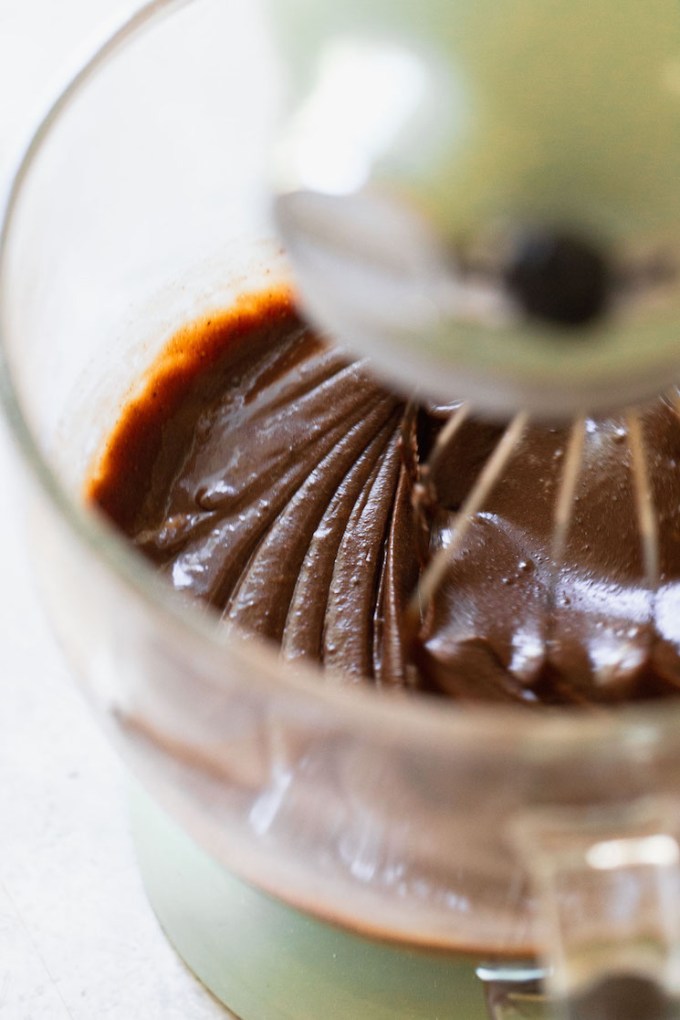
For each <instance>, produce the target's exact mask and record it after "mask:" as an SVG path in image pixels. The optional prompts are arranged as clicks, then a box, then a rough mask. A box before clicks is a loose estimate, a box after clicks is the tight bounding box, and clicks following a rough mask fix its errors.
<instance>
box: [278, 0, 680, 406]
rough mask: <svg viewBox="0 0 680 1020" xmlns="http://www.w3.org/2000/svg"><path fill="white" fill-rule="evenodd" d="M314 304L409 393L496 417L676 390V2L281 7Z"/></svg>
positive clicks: (296, 184)
mask: <svg viewBox="0 0 680 1020" xmlns="http://www.w3.org/2000/svg"><path fill="white" fill-rule="evenodd" d="M273 6H274V11H275V14H276V15H277V16H278V21H279V27H280V32H279V34H280V37H281V39H282V40H283V41H282V48H283V53H284V56H285V63H286V66H287V67H288V68H289V69H290V74H289V79H290V104H291V109H292V113H291V115H290V117H289V118H288V121H287V123H286V126H285V130H284V132H283V136H282V140H281V145H280V148H279V154H278V162H277V189H278V192H277V194H278V197H277V203H276V214H277V219H278V223H279V227H280V230H281V233H282V236H283V238H284V241H285V243H286V247H287V249H288V252H289V254H290V257H291V261H292V264H293V268H294V271H295V274H296V278H297V282H298V285H299V289H300V292H301V296H302V300H303V303H305V304H306V306H307V309H308V311H309V313H310V315H311V316H312V318H313V319H315V320H316V321H317V322H318V323H319V324H320V325H321V326H322V327H323V328H324V329H325V330H326V331H328V332H329V333H330V334H331V335H333V336H336V337H338V338H340V339H341V340H342V341H343V342H344V343H346V344H347V345H349V346H350V347H352V348H354V349H355V350H357V351H359V352H360V353H362V354H370V355H371V357H372V358H373V359H374V362H375V365H376V369H377V370H378V371H379V372H380V373H382V374H383V375H385V376H387V377H388V378H390V379H391V380H392V381H393V382H395V383H396V384H397V385H399V386H400V387H401V388H402V389H406V390H407V391H409V392H411V391H413V390H414V389H419V390H420V391H421V392H422V393H423V394H424V395H425V396H427V397H428V398H433V399H435V400H437V401H444V402H450V401H451V400H452V399H454V398H461V399H466V400H469V401H471V402H472V403H473V404H474V406H475V407H479V408H481V409H482V410H483V411H484V412H485V413H487V414H493V415H496V416H500V417H506V416H508V415H510V414H512V413H513V412H517V411H519V410H528V411H529V412H530V413H531V414H532V415H533V416H535V417H539V418H558V419H559V418H566V417H570V416H572V415H574V414H577V413H580V412H584V411H588V412H590V411H600V410H607V409H610V408H613V407H621V406H626V405H630V404H634V403H637V402H639V401H641V400H643V399H645V398H647V397H649V396H651V395H653V394H656V393H658V392H661V391H663V390H664V389H667V388H668V386H669V384H670V383H671V382H672V381H673V380H674V379H676V378H677V377H678V376H680V8H678V5H677V2H676V0H647V2H646V3H645V4H640V3H639V2H638V0H542V2H541V3H537V2H536V0H512V2H510V3H505V4H498V3H497V2H496V0H474V2H473V0H456V2H453V0H401V2H397V3H394V2H391V3H388V2H387V0H372V2H367V0H361V2H359V0H346V2H345V3H343V4H342V5H336V4H331V3H330V2H329V0H277V3H275V4H274V5H273Z"/></svg>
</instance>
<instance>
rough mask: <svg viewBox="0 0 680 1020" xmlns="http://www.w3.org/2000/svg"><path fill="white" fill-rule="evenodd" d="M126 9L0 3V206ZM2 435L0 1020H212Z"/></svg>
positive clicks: (72, 2)
mask: <svg viewBox="0 0 680 1020" xmlns="http://www.w3.org/2000/svg"><path fill="white" fill-rule="evenodd" d="M133 6H135V4H134V3H132V2H130V0H127V2H122V0H0V190H4V188H5V185H6V181H7V178H8V174H9V172H10V168H11V166H12V165H13V162H14V159H15V156H16V153H17V151H18V148H19V146H20V143H21V141H22V140H23V138H24V137H25V136H26V133H27V131H28V129H29V127H30V125H31V123H32V122H33V121H34V119H35V116H36V114H37V113H39V112H40V110H41V109H42V108H43V107H44V106H45V104H46V102H47V99H48V98H49V97H50V96H51V95H52V94H53V93H54V91H55V89H56V88H58V87H59V86H60V85H61V84H62V83H63V82H64V81H65V80H66V78H67V77H68V75H69V72H70V71H71V70H72V69H74V67H75V66H76V65H77V64H78V63H80V62H81V60H82V58H83V57H84V56H85V55H86V54H87V53H89V51H90V50H91V49H92V48H93V45H94V43H95V42H96V41H97V40H99V39H101V38H102V37H103V35H104V34H106V33H107V31H108V29H109V28H111V27H112V26H113V25H115V24H116V23H117V22H118V21H120V20H121V18H122V16H123V14H124V13H125V12H126V11H127V10H129V9H131V8H132V7H133ZM12 458H13V451H12V450H11V449H10V447H9V442H8V440H7V437H6V435H5V432H4V429H3V428H0V479H2V485H0V532H1V533H2V534H3V535H10V536H14V535H15V534H17V536H18V538H17V540H16V541H14V539H13V538H12V539H11V540H9V541H3V552H2V574H3V583H2V587H1V588H0V639H1V645H0V649H1V663H2V666H1V668H0V704H1V705H2V709H1V710H0V1018H2V1020H133V1018H136V1017H143V1018H144V1020H157V1018H158V1020H161V1018H162V1020H224V1018H225V1017H226V1016H227V1014H226V1012H225V1011H224V1010H223V1009H222V1008H221V1007H220V1006H219V1005H218V1004H217V1003H216V1002H215V1001H214V1000H213V999H212V998H211V996H210V995H208V993H207V992H206V991H205V990H204V989H203V988H202V987H201V986H200V985H199V984H198V983H197V982H196V981H195V980H194V979H193V977H192V976H191V975H190V974H189V973H188V971H187V970H186V969H185V968H184V966H183V965H182V964H181V962H180V961H179V960H178V958H177V957H176V956H175V954H174V953H173V951H172V950H171V949H170V947H169V946H168V944H167V943H166V941H165V939H164V937H163V935H162V933H161V931H160V929H159V927H158V924H157V922H156V920H155V918H154V916H153V914H152V913H151V910H150V908H149V907H148V904H147V902H146V899H145V896H144V892H143V889H142V887H141V883H140V880H139V878H138V875H137V869H136V866H135V860H134V853H133V848H132V845H131V841H130V836H129V827H128V819H127V812H126V805H125V777H124V774H123V771H122V769H121V768H120V767H119V765H118V762H117V760H116V758H115V757H114V754H113V752H112V751H111V750H110V748H109V747H108V746H107V744H106V742H105V740H104V738H103V737H102V735H101V734H100V732H99V731H98V729H97V728H96V726H95V724H94V722H93V721H92V719H91V718H90V716H89V714H88V712H87V711H86V709H85V705H84V703H83V702H82V701H81V699H80V697H79V695H78V694H77V692H76V690H75V688H74V684H73V682H72V681H71V679H70V677H69V673H68V668H67V665H66V664H65V662H64V660H63V658H62V656H61V654H60V652H59V650H58V649H57V648H56V646H55V643H54V641H53V640H52V637H51V635H50V632H49V627H48V624H47V622H46V620H45V618H44V616H43V614H42V611H41V609H40V606H39V604H38V602H37V599H36V596H35V592H34V588H33V584H32V578H31V575H30V570H29V567H28V563H27V551H26V536H25V534H24V533H23V531H22V528H21V524H20V514H19V513H18V511H17V506H16V502H15V501H16V499H17V491H16V490H17V486H18V483H15V482H14V478H15V474H16V473H15V470H14V467H15V465H14V464H13V459H12Z"/></svg>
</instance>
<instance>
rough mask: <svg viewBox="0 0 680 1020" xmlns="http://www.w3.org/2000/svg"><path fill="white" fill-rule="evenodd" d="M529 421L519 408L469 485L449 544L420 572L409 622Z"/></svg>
mask: <svg viewBox="0 0 680 1020" xmlns="http://www.w3.org/2000/svg"><path fill="white" fill-rule="evenodd" d="M464 406H465V405H464ZM460 410H461V409H459V411H458V412H456V413H459V412H460ZM454 417H455V415H454ZM528 421H529V414H528V412H527V411H520V412H519V413H518V414H516V415H515V417H514V418H513V419H512V421H511V422H510V423H509V425H508V426H507V428H506V429H505V432H504V433H503V435H502V436H501V438H500V440H499V441H498V443H497V444H496V446H495V448H494V450H493V453H492V454H491V456H490V457H489V458H488V460H487V461H486V463H485V465H484V467H483V468H482V471H481V473H480V475H479V478H478V479H477V481H476V482H475V484H474V485H473V486H472V488H471V490H470V492H469V493H468V495H467V497H466V499H465V500H464V501H463V503H462V505H461V508H460V510H459V511H458V515H457V517H456V522H455V527H454V532H453V535H452V537H451V541H450V542H449V543H448V545H445V546H443V547H442V548H441V549H439V550H438V551H437V553H436V554H435V555H434V556H433V557H432V559H431V561H430V563H429V564H428V566H427V567H426V568H425V570H424V571H423V573H422V575H421V578H420V581H419V582H418V587H417V588H416V591H415V592H414V594H413V596H412V598H411V601H410V603H409V606H408V609H407V618H408V619H409V620H410V621H416V620H419V619H420V616H421V613H422V610H423V608H424V607H425V606H427V604H428V603H429V601H430V600H431V599H432V597H433V596H434V595H435V593H436V591H437V589H438V588H439V585H440V584H441V583H442V581H443V580H444V577H445V576H446V571H447V569H448V567H449V564H450V563H451V561H452V560H453V558H454V556H455V555H456V553H457V552H458V550H459V549H460V547H461V545H462V543H463V540H464V539H465V536H466V534H467V532H468V530H469V528H470V525H471V524H472V522H473V521H474V518H475V515H476V514H478V513H479V511H480V510H481V509H482V507H483V505H484V503H485V501H486V500H487V498H488V496H489V494H490V493H491V491H492V490H493V488H494V486H495V485H496V483H497V482H498V480H499V478H500V477H501V475H502V474H503V471H504V470H505V467H506V465H507V463H508V461H509V460H510V458H511V457H512V455H513V453H514V452H515V450H516V449H517V446H518V445H519V442H520V439H521V438H522V435H523V433H524V430H525V429H526V426H527V423H528ZM458 427H460V425H458ZM458 427H456V428H455V429H454V428H453V426H451V429H450V430H449V438H448V441H447V442H450V441H451V439H452V432H453V434H455V432H456V431H457V430H458ZM447 428H448V426H447ZM441 452H442V448H441V447H440V450H439V452H438V453H437V456H438V457H440V456H441Z"/></svg>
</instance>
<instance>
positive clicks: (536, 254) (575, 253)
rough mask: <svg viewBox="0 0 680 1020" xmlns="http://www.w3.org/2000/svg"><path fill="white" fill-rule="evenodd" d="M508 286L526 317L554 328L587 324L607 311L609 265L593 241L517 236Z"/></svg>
mask: <svg viewBox="0 0 680 1020" xmlns="http://www.w3.org/2000/svg"><path fill="white" fill-rule="evenodd" d="M504 279H505V284H506V286H507V287H508V288H509V290H510V292H511V293H512V294H513V296H514V297H515V299H516V300H517V301H518V302H519V304H520V305H521V306H522V308H523V309H524V310H525V312H526V313H527V315H529V316H531V317H533V318H537V319H543V320H544V321H546V322H551V323H553V324H554V325H556V326H583V325H586V324H588V323H591V322H594V321H595V320H596V319H597V318H598V317H599V316H600V315H602V313H603V312H604V311H605V309H606V306H607V301H608V298H609V290H610V288H609V269H608V266H607V261H606V259H605V258H604V256H603V255H602V254H601V253H600V252H599V251H598V250H597V248H595V247H594V246H593V245H591V244H590V243H589V242H587V241H584V240H582V239H581V238H578V237H574V236H573V235H569V234H565V233H559V232H554V233H553V232H550V231H545V232H539V231H536V232H530V233H525V234H522V235H521V236H519V237H518V238H517V240H516V242H515V245H514V248H513V251H512V254H511V256H510V260H509V262H508V264H507V265H506V268H505V273H504Z"/></svg>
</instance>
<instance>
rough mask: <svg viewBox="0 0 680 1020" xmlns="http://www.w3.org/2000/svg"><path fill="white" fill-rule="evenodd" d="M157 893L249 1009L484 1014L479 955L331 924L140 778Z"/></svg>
mask: <svg viewBox="0 0 680 1020" xmlns="http://www.w3.org/2000/svg"><path fill="white" fill-rule="evenodd" d="M130 800H131V811H132V827H133V836H134V841H135V845H136V849H137V855H138V859H139V866H140V869H141V873H142V879H143V882H144V885H145V888H146V892H147V895H148V897H149V900H150V902H151V906H152V907H153V909H154V911H155V913H156V916H157V917H158V920H159V922H160V924H161V926H162V928H163V930H164V931H165V934H166V935H167V937H168V939H169V940H170V942H171V943H172V945H173V946H174V947H175V949H176V950H177V952H178V953H179V955H180V956H181V957H182V959H183V960H184V961H185V963H186V964H187V965H188V966H189V967H190V969H191V970H192V971H193V972H194V974H196V976H197V977H198V978H199V979H200V980H201V981H202V982H203V984H204V985H205V986H206V987H207V988H208V989H209V990H210V991H211V992H212V993H213V995H215V996H216V997H217V998H218V999H219V1000H220V1002H222V1003H224V1004H225V1005H226V1006H227V1007H228V1008H229V1009H230V1010H232V1011H233V1012H234V1013H235V1014H236V1015H237V1016H238V1017H239V1018H240V1020H319V1018H320V1017H323V1018H324V1020H348V1018H349V1020H437V1018H441V1020H444V1018H446V1020H482V1018H486V1017H487V1016H488V1014H487V1012H486V1009H485V1008H484V1003H483V989H482V983H481V981H480V980H479V979H478V978H477V976H476V974H475V970H474V966H473V965H472V964H471V963H470V961H467V960H465V961H461V958H460V957H457V958H452V957H447V956H445V955H442V954H441V953H428V952H424V951H420V950H411V949H406V948H400V947H398V946H392V945H387V944H384V943H379V942H375V941H372V940H370V939H367V938H364V937H362V936H360V935H357V934H355V933H353V932H349V931H346V930H344V929H341V928H337V927H335V926H333V925H330V924H326V923H324V922H323V921H319V920H318V919H316V918H313V917H310V916H309V915H307V914H304V913H301V912H300V911H298V910H295V909H293V908H292V907H289V906H287V905H286V904H284V903H283V902H281V901H280V900H277V899H274V898H273V897H271V896H269V895H267V894H265V893H263V892H261V891H260V890H259V889H256V888H255V887H253V886H251V885H248V884H247V883H245V882H242V881H241V880H240V879H238V878H236V877H235V876H234V875H233V874H231V873H230V872H228V871H226V870H225V869H224V868H222V867H221V866H220V865H219V864H217V863H216V862H215V861H214V860H213V859H212V858H211V857H209V856H208V855H207V854H206V853H205V852H204V851H203V850H202V849H201V848H200V847H199V846H197V844H196V843H194V842H193V840H191V839H190V837H189V836H187V835H186V833H184V832H183V831H182V830H181V829H180V828H179V826H178V825H177V824H176V823H175V822H174V821H173V820H172V819H171V818H170V817H169V816H168V815H167V814H166V813H165V812H164V811H163V810H162V809H161V808H160V807H158V805H157V804H155V803H154V801H153V800H151V798H150V797H149V796H148V795H147V794H146V793H144V792H143V791H141V790H139V788H138V787H134V788H133V790H132V793H131V798H130Z"/></svg>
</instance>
